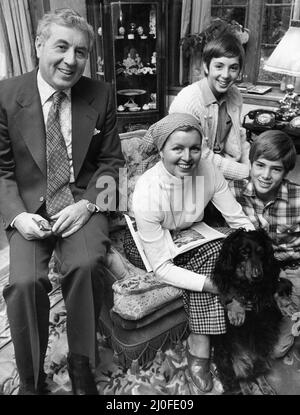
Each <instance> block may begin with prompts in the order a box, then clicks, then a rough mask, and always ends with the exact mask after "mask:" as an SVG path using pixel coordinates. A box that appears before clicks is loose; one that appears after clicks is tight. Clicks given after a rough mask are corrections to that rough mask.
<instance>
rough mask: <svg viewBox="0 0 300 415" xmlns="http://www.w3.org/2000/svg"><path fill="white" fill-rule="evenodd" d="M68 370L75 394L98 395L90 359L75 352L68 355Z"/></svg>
mask: <svg viewBox="0 0 300 415" xmlns="http://www.w3.org/2000/svg"><path fill="white" fill-rule="evenodd" d="M68 371H69V376H70V379H71V383H72V390H73V394H74V395H98V394H99V393H98V390H97V387H96V382H95V379H94V376H93V374H92V372H91V368H90V365H89V359H88V358H87V357H86V356H81V355H78V354H75V353H70V354H69V356H68Z"/></svg>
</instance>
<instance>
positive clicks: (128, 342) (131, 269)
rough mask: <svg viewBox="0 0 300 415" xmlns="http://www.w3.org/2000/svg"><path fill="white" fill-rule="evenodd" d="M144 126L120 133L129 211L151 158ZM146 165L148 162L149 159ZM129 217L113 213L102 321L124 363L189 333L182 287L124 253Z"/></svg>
mask: <svg viewBox="0 0 300 415" xmlns="http://www.w3.org/2000/svg"><path fill="white" fill-rule="evenodd" d="M145 132H146V130H138V131H133V132H128V133H122V134H120V138H121V143H122V151H123V154H124V157H125V160H126V167H127V183H128V186H127V196H128V210H127V213H129V214H132V212H131V198H132V192H133V189H134V185H135V183H136V180H137V178H138V177H139V175H140V174H142V172H143V169H144V168H145V166H144V164H145V163H143V161H145V160H146V159H147V160H150V162H149V163H148V168H149V167H151V165H153V164H154V163H155V162H156V161H157V160H156V159H155V157H152V155H151V154H146V153H145V150H144V147H143V136H144V134H145ZM146 164H147V163H146ZM125 230H126V222H125V219H124V217H123V215H122V214H120V213H113V214H112V215H111V217H110V237H111V240H112V247H111V249H110V252H109V255H108V258H107V265H106V272H105V281H104V284H105V302H104V305H103V307H102V312H101V316H100V320H99V328H100V332H101V333H102V334H104V335H105V336H106V339H107V341H108V342H109V344H110V346H111V347H112V349H113V350H114V356H115V359H116V360H117V361H118V362H119V363H121V364H122V365H123V366H124V367H125V368H127V367H129V366H131V365H132V364H139V365H145V364H147V363H148V362H150V361H151V360H152V359H153V358H154V356H155V354H156V352H157V351H158V350H160V349H161V350H165V349H166V348H167V347H172V346H175V344H176V342H178V341H179V340H180V339H183V338H185V337H186V336H187V334H188V326H187V319H186V314H185V311H184V309H183V302H182V292H181V290H179V289H177V288H175V287H171V286H167V285H165V284H162V283H161V282H159V281H158V280H157V279H156V278H155V276H154V274H153V273H147V272H146V271H144V270H142V269H139V268H137V267H135V266H134V265H132V264H131V263H130V262H129V261H128V260H127V259H126V257H125V254H124V250H123V237H124V233H125Z"/></svg>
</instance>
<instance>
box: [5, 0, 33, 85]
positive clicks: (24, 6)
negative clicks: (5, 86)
mask: <svg viewBox="0 0 300 415" xmlns="http://www.w3.org/2000/svg"><path fill="white" fill-rule="evenodd" d="M0 24H1V25H0V55H1V57H2V56H3V60H2V59H1V64H0V68H1V69H0V78H8V77H11V76H17V75H21V74H23V73H26V72H29V71H31V70H32V69H33V68H34V67H35V65H36V57H35V49H34V40H33V30H32V24H31V17H30V13H29V6H28V0H0Z"/></svg>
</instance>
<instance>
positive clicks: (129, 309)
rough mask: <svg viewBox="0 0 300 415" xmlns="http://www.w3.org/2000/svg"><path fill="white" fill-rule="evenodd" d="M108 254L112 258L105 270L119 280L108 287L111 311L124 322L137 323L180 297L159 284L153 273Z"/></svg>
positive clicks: (177, 292) (179, 293) (115, 253)
mask: <svg viewBox="0 0 300 415" xmlns="http://www.w3.org/2000/svg"><path fill="white" fill-rule="evenodd" d="M111 250H112V251H113V252H114V253H113V255H114V258H113V261H112V262H111V264H110V265H109V264H108V267H109V268H110V270H111V271H112V272H114V274H115V275H116V273H117V274H118V275H119V276H123V278H122V279H118V280H117V281H116V282H114V284H113V286H112V288H113V292H114V306H113V309H112V310H113V311H114V312H115V313H117V314H119V315H120V316H121V317H123V318H124V319H128V320H139V319H141V318H142V317H144V316H147V315H148V314H151V313H152V312H154V311H156V310H158V309H160V308H162V307H163V306H164V305H165V304H167V303H169V302H170V301H173V300H175V299H176V298H179V297H180V296H181V295H182V291H181V290H180V289H178V288H176V287H172V286H171V285H167V284H164V283H161V282H160V281H158V280H157V279H156V277H155V276H154V274H153V273H148V272H146V271H144V270H142V269H140V268H137V267H135V266H134V265H132V264H131V263H130V262H129V261H128V260H127V259H126V258H124V257H123V256H122V255H120V254H119V253H118V251H116V250H114V248H111ZM117 256H118V258H117ZM117 263H118V264H119V265H118V266H117Z"/></svg>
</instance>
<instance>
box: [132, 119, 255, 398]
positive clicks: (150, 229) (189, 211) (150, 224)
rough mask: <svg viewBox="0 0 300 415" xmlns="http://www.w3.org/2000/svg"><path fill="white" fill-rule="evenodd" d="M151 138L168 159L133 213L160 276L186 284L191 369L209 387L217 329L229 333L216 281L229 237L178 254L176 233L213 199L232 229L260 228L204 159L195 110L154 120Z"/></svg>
mask: <svg viewBox="0 0 300 415" xmlns="http://www.w3.org/2000/svg"><path fill="white" fill-rule="evenodd" d="M145 139H146V140H148V141H149V142H152V143H153V144H154V145H155V146H156V147H157V150H158V151H159V154H160V157H161V160H160V161H158V162H157V164H155V165H154V166H153V167H152V168H150V169H149V170H147V171H146V172H145V173H144V174H143V175H142V176H141V177H140V178H139V179H138V181H137V183H136V187H135V190H134V194H133V212H134V215H135V219H136V223H137V228H138V231H139V236H140V238H141V241H142V244H143V248H144V250H145V253H146V256H147V259H148V260H149V262H150V264H151V266H152V268H153V270H154V273H155V275H156V277H157V278H158V279H160V280H161V281H162V282H164V283H167V284H171V285H173V286H176V287H179V288H181V289H182V290H183V299H184V305H185V309H186V312H187V315H188V320H189V328H190V332H191V333H190V335H189V338H188V340H187V357H188V369H189V375H190V379H191V380H192V382H193V383H194V384H195V385H196V387H197V388H198V389H199V391H200V392H203V393H206V392H208V391H210V390H211V389H212V386H213V382H212V377H211V373H210V336H211V335H217V334H221V333H224V332H225V316H224V309H223V307H222V305H221V303H220V301H219V297H218V295H217V290H216V287H215V286H214V285H213V283H212V282H211V280H210V276H211V275H212V272H213V269H214V264H215V261H216V259H217V257H218V254H219V251H220V248H221V245H222V242H221V240H216V241H212V242H209V243H206V244H204V245H202V246H200V247H198V248H195V249H192V250H190V251H188V252H186V253H183V254H180V255H178V256H177V257H175V254H174V243H172V238H170V233H171V234H172V233H174V232H176V231H178V230H182V229H186V228H188V227H190V226H191V225H193V224H194V223H195V222H200V221H201V220H202V219H203V211H204V208H205V206H206V205H207V203H208V202H209V201H212V203H213V204H214V205H215V207H216V208H217V209H218V210H219V211H220V212H221V214H222V215H223V217H224V218H225V220H226V222H227V223H228V225H229V226H230V227H231V228H239V227H244V228H246V229H254V228H253V225H252V224H251V222H250V221H249V219H248V218H247V217H246V215H245V214H244V213H243V211H242V208H241V206H240V205H239V204H238V203H237V202H236V200H235V199H234V197H233V196H232V194H231V192H230V190H229V189H228V185H227V182H226V180H225V179H224V177H223V175H222V173H221V172H220V171H219V170H218V168H217V167H216V166H214V164H213V163H211V162H209V161H206V160H202V159H201V144H202V131H201V128H200V126H199V123H198V121H197V120H196V119H195V118H194V117H193V116H192V115H189V114H177V113H174V114H170V115H167V116H166V117H164V118H163V119H161V120H160V121H158V122H157V123H155V124H153V125H152V126H151V127H150V129H149V130H148V131H147V133H146V136H145ZM129 235H130V234H129V233H128V234H127V236H126V238H125V243H124V248H125V252H126V255H127V257H128V258H129V260H130V261H131V262H132V263H133V264H134V265H136V266H138V267H140V268H144V265H143V262H142V260H141V258H140V257H139V254H138V252H137V249H136V247H135V245H134V242H133V240H132V238H131V237H130V236H129ZM237 323H239V322H237Z"/></svg>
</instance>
